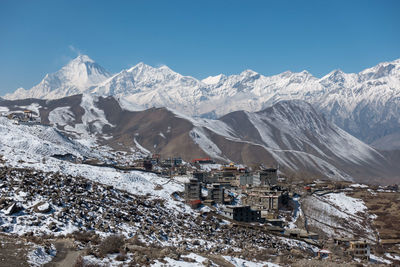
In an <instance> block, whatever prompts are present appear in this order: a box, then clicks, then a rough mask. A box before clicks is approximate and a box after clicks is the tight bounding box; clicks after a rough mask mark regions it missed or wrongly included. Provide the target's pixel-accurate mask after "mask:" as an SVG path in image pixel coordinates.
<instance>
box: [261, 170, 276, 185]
mask: <svg viewBox="0 0 400 267" xmlns="http://www.w3.org/2000/svg"><path fill="white" fill-rule="evenodd" d="M277 182H278V170H277V169H274V168H270V169H264V170H262V171H260V185H261V186H263V185H269V186H273V185H276V183H277Z"/></svg>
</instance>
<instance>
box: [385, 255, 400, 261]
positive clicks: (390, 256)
mask: <svg viewBox="0 0 400 267" xmlns="http://www.w3.org/2000/svg"><path fill="white" fill-rule="evenodd" d="M385 256H386V257H388V258H389V259H392V260H396V261H400V256H399V255H393V254H390V253H385Z"/></svg>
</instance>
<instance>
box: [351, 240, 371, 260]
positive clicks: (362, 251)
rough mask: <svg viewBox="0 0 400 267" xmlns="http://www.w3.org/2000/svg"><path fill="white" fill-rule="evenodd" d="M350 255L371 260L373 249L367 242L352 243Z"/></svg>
mask: <svg viewBox="0 0 400 267" xmlns="http://www.w3.org/2000/svg"><path fill="white" fill-rule="evenodd" d="M348 253H349V254H350V255H352V256H353V257H356V258H361V259H365V260H369V258H370V254H371V247H370V245H369V243H368V242H367V241H350V247H349V249H348Z"/></svg>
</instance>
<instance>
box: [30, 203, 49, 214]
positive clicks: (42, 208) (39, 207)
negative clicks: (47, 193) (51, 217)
mask: <svg viewBox="0 0 400 267" xmlns="http://www.w3.org/2000/svg"><path fill="white" fill-rule="evenodd" d="M33 211H34V212H38V213H47V212H50V211H51V205H50V204H49V203H47V202H39V203H37V204H36V205H35V206H33Z"/></svg>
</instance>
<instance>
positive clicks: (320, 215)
mask: <svg viewBox="0 0 400 267" xmlns="http://www.w3.org/2000/svg"><path fill="white" fill-rule="evenodd" d="M301 204H302V208H303V213H304V214H305V216H306V217H307V223H308V224H310V225H313V226H315V227H317V228H319V229H321V230H322V231H323V232H324V233H325V234H327V235H328V236H331V237H332V236H343V237H353V236H354V233H355V232H356V233H357V234H360V233H363V235H364V237H366V238H369V239H370V240H375V235H374V230H373V228H372V226H371V223H372V222H371V219H373V218H372V217H371V215H369V214H368V213H367V208H366V206H365V204H364V202H363V201H362V200H359V199H355V198H352V197H349V196H346V195H345V194H344V193H331V194H327V195H324V196H317V195H315V194H314V195H312V196H308V197H306V198H305V199H303V201H302V202H301Z"/></svg>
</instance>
